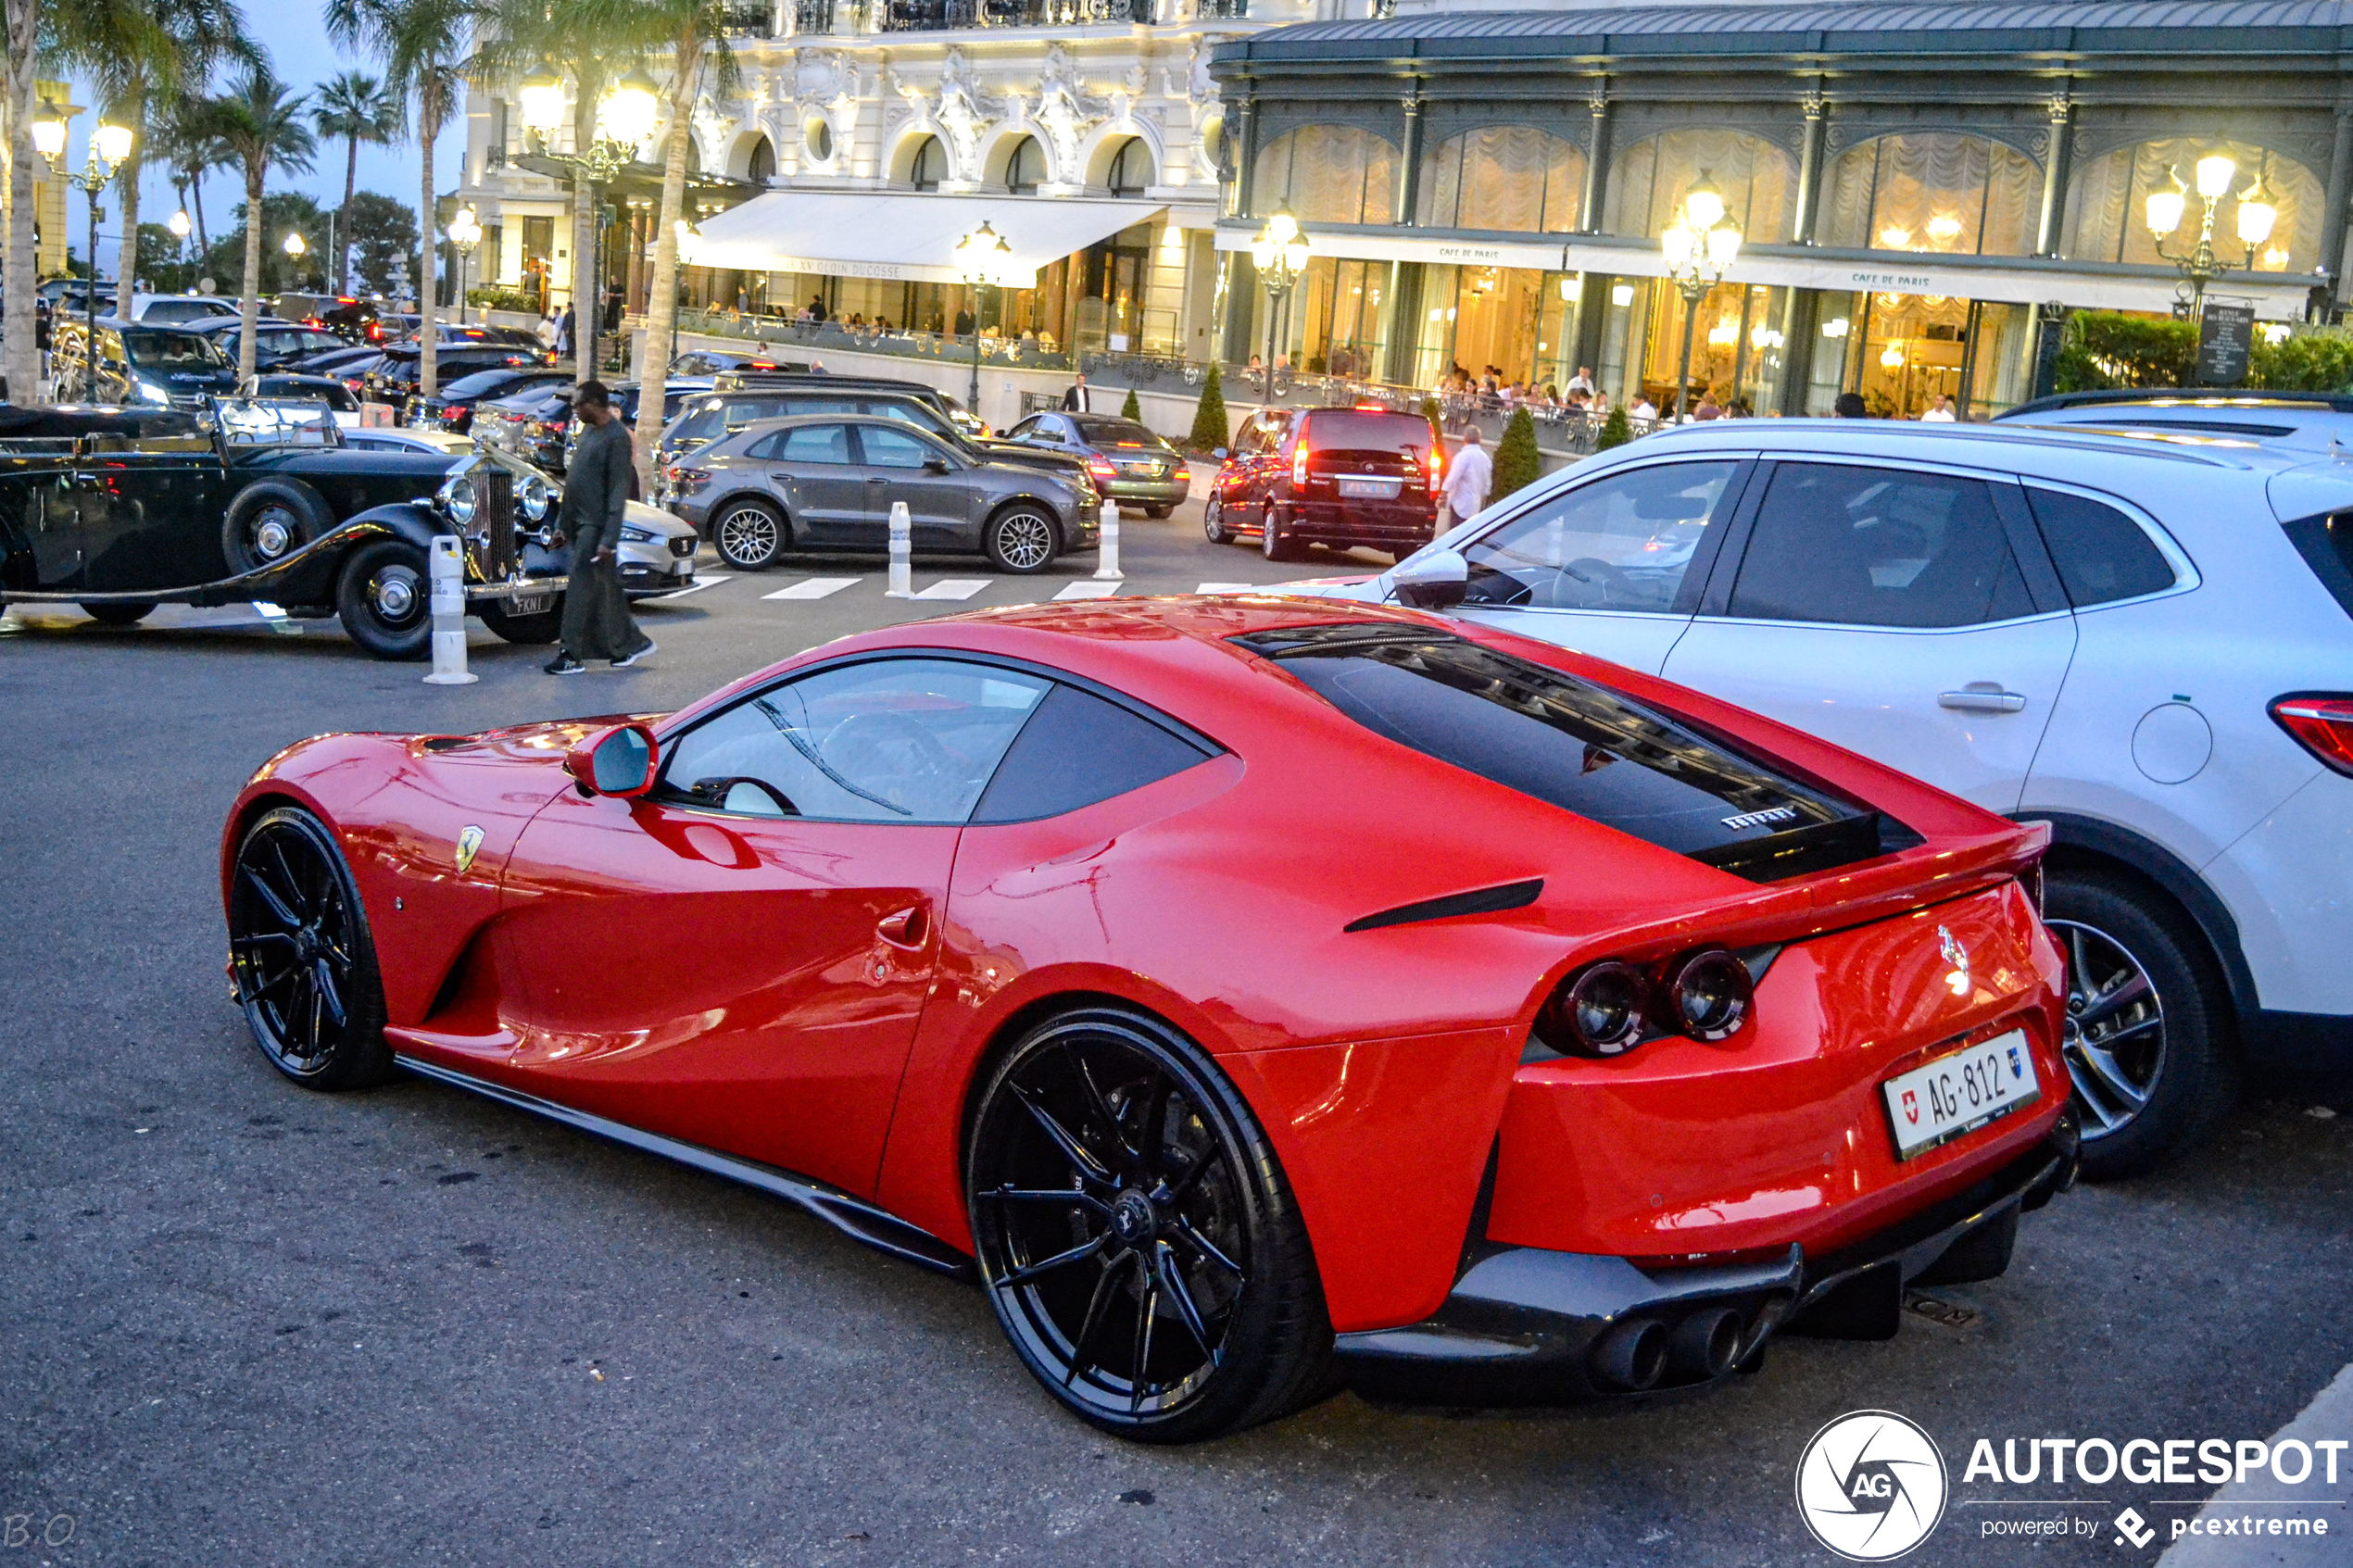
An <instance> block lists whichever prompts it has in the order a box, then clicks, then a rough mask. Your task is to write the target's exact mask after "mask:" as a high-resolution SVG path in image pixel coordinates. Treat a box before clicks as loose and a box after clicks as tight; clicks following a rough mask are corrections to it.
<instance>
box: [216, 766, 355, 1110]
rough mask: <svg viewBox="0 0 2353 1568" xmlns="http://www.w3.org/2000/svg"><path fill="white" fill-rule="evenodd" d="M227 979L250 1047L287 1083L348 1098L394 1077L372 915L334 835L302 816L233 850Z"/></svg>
mask: <svg viewBox="0 0 2353 1568" xmlns="http://www.w3.org/2000/svg"><path fill="white" fill-rule="evenodd" d="M229 972H230V976H231V978H232V980H233V982H234V984H235V986H236V996H237V1002H238V1005H239V1006H240V1007H242V1008H244V1009H245V1022H246V1023H247V1024H248V1025H249V1026H250V1027H251V1028H252V1030H253V1036H254V1043H255V1044H256V1045H258V1046H259V1047H261V1054H262V1055H264V1056H266V1057H268V1058H269V1059H270V1064H271V1066H273V1067H275V1068H276V1069H277V1070H278V1071H279V1072H280V1073H284V1074H285V1075H286V1076H287V1077H288V1078H291V1079H293V1080H294V1081H295V1082H296V1083H297V1084H300V1085H302V1086H303V1087H305V1088H309V1089H356V1088H363V1087H366V1086H367V1085H371V1084H380V1083H383V1082H384V1080H385V1079H387V1078H389V1077H391V1076H392V1073H393V1060H392V1051H391V1049H390V1048H389V1047H387V1046H386V1045H385V1044H384V982H383V979H382V977H381V975H380V974H379V972H378V971H377V968H376V946H375V940H374V938H373V936H372V935H371V934H370V932H369V929H368V911H367V909H366V908H365V906H363V905H362V904H361V903H360V901H359V887H358V886H357V885H356V884H354V883H353V881H352V879H351V868H350V867H349V866H348V865H347V864H346V862H345V860H344V857H343V851H342V850H341V849H340V848H339V847H337V846H336V844H335V840H334V835H333V834H332V833H330V832H329V831H328V830H327V827H326V824H325V823H323V822H321V821H320V820H319V819H318V818H317V817H315V816H313V815H311V814H310V813H309V812H308V811H306V810H303V809H300V808H298V807H291V806H282V807H280V808H278V809H275V810H271V811H267V812H264V813H263V814H262V815H261V817H260V818H259V819H258V820H257V821H256V822H254V823H253V825H252V826H250V827H248V828H247V829H245V835H244V836H243V837H242V838H240V839H239V840H238V842H237V854H236V859H235V860H234V861H233V863H232V865H231V868H230V880H229Z"/></svg>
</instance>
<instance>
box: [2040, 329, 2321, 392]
mask: <svg viewBox="0 0 2353 1568" xmlns="http://www.w3.org/2000/svg"><path fill="white" fill-rule="evenodd" d="M2196 372H2197V323H2196V322H2195V321H2171V320H2150V319H2148V318H2146V317H2142V316H2126V315H2123V314H2120V313H2119V312H2117V311H2112V310H2081V311H2078V312H2076V313H2075V314H2074V315H2073V316H2071V317H2070V318H2069V319H2068V323H2067V336H2066V337H2065V339H2064V340H2063V341H2062V342H2061V344H2060V345H2059V355H2058V364H2057V379H2056V389H2057V391H2060V392H2089V391H2095V390H2100V389H2104V388H2108V387H2153V388H2161V387H2192V386H2195V385H2196V384H2197V379H2196ZM2246 386H2247V388H2248V389H2249V390H2252V391H2270V392H2344V391H2347V390H2353V333H2348V332H2345V331H2343V330H2342V329H2337V328H2319V329H2312V330H2307V331H2304V332H2297V333H2296V334H2295V335H2294V336H2292V337H2288V338H2284V339H2283V340H2282V341H2280V342H2278V343H2266V342H2264V341H2262V340H2261V339H2258V340H2257V342H2256V345H2255V350H2254V352H2253V353H2252V354H2251V355H2250V356H2249V357H2248V359H2247V367H2246Z"/></svg>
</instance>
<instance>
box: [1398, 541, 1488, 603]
mask: <svg viewBox="0 0 2353 1568" xmlns="http://www.w3.org/2000/svg"><path fill="white" fill-rule="evenodd" d="M1389 582H1390V587H1391V588H1392V589H1394V590H1395V591H1396V594H1397V602H1398V603H1400V604H1405V605H1411V606H1413V607H1414V608H1416V609H1446V608H1450V607H1452V606H1454V605H1458V604H1461V603H1462V602H1463V596H1464V595H1465V594H1466V592H1467V591H1468V585H1469V583H1470V563H1469V562H1468V561H1466V560H1465V559H1463V555H1462V552H1461V551H1460V550H1424V551H1421V552H1420V553H1418V554H1416V555H1413V556H1409V557H1407V558H1405V559H1403V560H1402V561H1399V562H1398V563H1397V564H1396V565H1395V566H1393V567H1391V568H1390V569H1389Z"/></svg>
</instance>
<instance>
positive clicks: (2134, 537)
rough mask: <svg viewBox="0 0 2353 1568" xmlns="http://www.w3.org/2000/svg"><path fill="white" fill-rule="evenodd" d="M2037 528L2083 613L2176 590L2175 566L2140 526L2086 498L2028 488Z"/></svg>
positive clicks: (2027, 494) (2112, 509)
mask: <svg viewBox="0 0 2353 1568" xmlns="http://www.w3.org/2000/svg"><path fill="white" fill-rule="evenodd" d="M2026 500H2027V504H2028V505H2029V506H2031V507H2032V508H2034V522H2035V526H2037V527H2038V528H2040V529H2041V530H2042V531H2043V543H2044V544H2045V545H2047V546H2050V551H2051V563H2052V564H2053V565H2055V566H2057V568H2058V574H2059V582H2060V583H2064V584H2065V585H2066V587H2067V596H2068V598H2069V600H2070V601H2071V602H2072V603H2073V604H2074V605H2075V607H2076V608H2079V609H2081V608H2083V607H2084V606H2086V605H2104V604H2108V603H2110V602H2111V601H2113V600H2116V599H2131V598H2138V597H2139V596H2141V595H2143V594H2156V593H2162V592H2163V591H2164V590H2166V589H2168V588H2171V586H2173V568H2172V565H2171V562H2169V561H2167V560H2166V558H2165V553H2164V552H2163V551H2162V550H2159V549H2158V547H2157V546H2156V544H2155V543H2154V542H2153V541H2151V540H2150V538H2149V536H2148V534H2147V533H2144V532H2143V531H2142V529H2141V525H2140V524H2139V523H2137V522H2134V521H2133V520H2132V519H2131V518H2129V517H2126V516H2125V515H2124V514H2123V513H2122V512H2120V511H2118V510H2117V509H2116V508H2114V507H2110V506H2104V505H2102V504H2101V503H2100V502H2097V501H2095V500H2093V499H2091V498H2090V497H2089V496H2085V495H2070V494H2069V493H2068V492H2067V491H2064V490H2045V489H2044V488H2043V487H2042V486H2040V485H2035V484H2030V485H2028V486H2027V487H2026Z"/></svg>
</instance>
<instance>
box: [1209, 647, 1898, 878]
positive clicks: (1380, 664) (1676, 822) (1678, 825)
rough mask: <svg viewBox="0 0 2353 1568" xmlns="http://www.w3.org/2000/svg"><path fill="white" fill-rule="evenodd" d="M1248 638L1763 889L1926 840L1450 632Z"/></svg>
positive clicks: (1367, 702)
mask: <svg viewBox="0 0 2353 1568" xmlns="http://www.w3.org/2000/svg"><path fill="white" fill-rule="evenodd" d="M1234 641H1236V642H1237V643H1239V644H1241V645H1242V646H1245V647H1248V648H1250V649H1251V650H1252V652H1254V653H1258V654H1261V655H1263V656H1265V657H1266V658H1268V659H1275V660H1277V662H1279V663H1280V664H1281V665H1282V667H1283V668H1284V669H1285V670H1287V671H1290V673H1291V674H1293V675H1296V676H1298V677H1299V678H1300V680H1302V681H1303V682H1305V683H1306V684H1307V685H1308V686H1309V688H1310V689H1312V690H1313V691H1315V694H1316V695H1317V696H1321V697H1323V698H1324V699H1325V700H1326V701H1327V702H1329V703H1330V704H1331V705H1332V706H1333V707H1335V708H1337V709H1340V711H1341V712H1342V713H1345V714H1347V715H1348V716H1349V717H1350V718H1351V719H1353V720H1355V721H1357V722H1358V723H1360V724H1362V725H1364V726H1365V728H1366V729H1368V730H1371V731H1374V732H1375V733H1376V734H1382V735H1386V736H1388V737H1389V738H1390V740H1393V741H1395V742H1397V743H1398V744H1399V745H1401V746H1411V747H1412V748H1413V749H1415V750H1416V751H1419V752H1421V753H1423V754H1424V755H1426V756H1429V757H1435V758H1437V759H1439V760H1440V761H1442V762H1450V763H1452V764H1453V765H1454V766H1455V767H1457V768H1461V769H1463V770H1465V771H1467V772H1472V773H1476V774H1478V776H1479V777H1481V778H1483V779H1488V780H1491V781H1492V782H1494V783H1496V784H1503V785H1504V786H1505V787H1507V788H1510V789H1516V790H1518V791H1519V792H1520V793H1521V794H1523V795H1530V796H1533V797H1536V798H1537V799H1539V800H1542V801H1546V802H1548V803H1550V804H1552V805H1554V806H1557V807H1559V808H1561V809H1563V810H1566V811H1573V812H1575V813H1576V814H1577V815H1578V816H1580V817H1583V818H1585V819H1587V820H1588V821H1590V822H1599V823H1602V824H1603V825H1604V826H1605V827H1612V828H1616V829H1617V830H1618V831H1619V832H1621V833H1626V834H1632V835H1633V836H1634V837H1636V838H1639V839H1642V841H1643V842H1645V843H1647V844H1655V845H1656V846H1658V847H1660V848H1662V849H1670V850H1673V851H1675V852H1676V853H1677V854H1680V855H1687V856H1689V857H1691V858H1692V859H1695V860H1698V861H1701V862H1703V863H1704V864H1706V865H1711V866H1715V867H1717V868H1718V869H1719V870H1723V871H1727V872H1732V873H1733V874H1734V875H1736V876H1743V877H1746V878H1748V879H1749V880H1750V881H1752V882H1776V881H1779V880H1780V879H1782V878H1784V877H1792V876H1803V875H1806V874H1809V873H1812V872H1820V871H1825V870H1828V869H1830V868H1831V867H1834V866H1842V865H1846V864H1849V863H1851V862H1853V861H1856V860H1863V859H1870V858H1871V857H1872V856H1875V855H1880V854H1883V853H1886V852H1887V851H1888V850H1890V849H1893V848H1895V847H1904V846H1906V845H1909V844H1916V843H1918V842H1919V838H1918V836H1917V835H1916V834H1910V833H1909V832H1908V830H1906V829H1903V828H1901V827H1899V826H1898V825H1897V824H1895V823H1894V822H1888V821H1886V820H1885V819H1884V818H1882V817H1881V815H1880V814H1879V813H1878V812H1876V811H1873V810H1870V809H1868V808H1866V807H1863V806H1860V805H1857V804H1856V803H1854V802H1851V801H1847V800H1843V799H1841V798H1839V797H1836V796H1833V795H1831V793H1830V792H1829V791H1828V790H1826V789H1824V788H1822V787H1820V786H1818V785H1816V784H1808V783H1805V782H1801V781H1800V780H1798V779H1795V778H1793V777H1791V776H1790V775H1789V774H1787V773H1786V772H1784V771H1780V770H1778V769H1776V768H1773V767H1771V766H1768V764H1766V763H1765V762H1763V761H1761V760H1759V759H1756V758H1755V757H1752V756H1749V755H1747V754H1746V753H1745V752H1743V751H1741V750H1738V749H1736V748H1735V747H1734V746H1732V745H1731V744H1730V742H1728V741H1726V740H1724V739H1722V738H1720V737H1718V736H1715V735H1712V734H1704V733H1702V732H1701V731H1700V730H1699V729H1697V728H1695V727H1694V726H1692V725H1691V724H1690V723H1688V722H1686V721H1681V720H1677V719H1672V718H1669V717H1668V716H1667V715H1666V714H1664V713H1661V712H1659V711H1657V710H1656V709H1650V708H1646V707H1644V706H1642V704H1640V703H1637V702H1634V701H1633V700H1631V699H1630V698H1628V697H1625V696H1620V695H1619V694H1617V692H1614V691H1611V690H1610V689H1609V688H1607V687H1605V686H1599V685H1595V684H1592V682H1590V681H1585V680H1581V679H1579V677H1577V676H1575V675H1570V674H1567V673H1566V672H1564V671H1558V670H1553V669H1550V668H1547V667H1546V666H1544V665H1541V664H1536V663H1532V662H1530V661H1529V660H1527V659H1516V658H1513V657H1512V656H1511V655H1509V654H1503V653H1498V652H1496V651H1494V650H1493V649H1491V648H1486V647H1482V646H1479V645H1478V644H1477V643H1473V642H1470V641H1468V640H1467V639H1465V638H1462V637H1458V636H1455V635H1453V633H1445V632H1436V631H1426V630H1423V629H1422V628H1419V627H1412V626H1390V625H1383V624H1373V623H1365V622H1357V623H1353V624H1341V625H1336V626H1308V627H1300V628H1295V629H1291V630H1286V631H1280V632H1254V633H1248V634H1246V635H1243V636H1239V637H1237V638H1235V639H1234Z"/></svg>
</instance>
